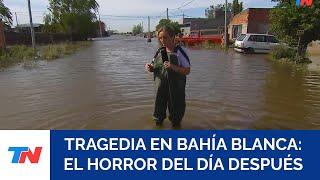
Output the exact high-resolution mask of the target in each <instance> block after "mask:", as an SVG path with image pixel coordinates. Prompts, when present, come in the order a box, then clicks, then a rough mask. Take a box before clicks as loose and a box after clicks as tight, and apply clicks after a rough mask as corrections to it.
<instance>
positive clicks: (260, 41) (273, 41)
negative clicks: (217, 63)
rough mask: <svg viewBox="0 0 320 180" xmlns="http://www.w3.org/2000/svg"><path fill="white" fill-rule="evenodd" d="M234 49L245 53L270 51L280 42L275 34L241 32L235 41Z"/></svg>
mask: <svg viewBox="0 0 320 180" xmlns="http://www.w3.org/2000/svg"><path fill="white" fill-rule="evenodd" d="M234 45H235V47H234V50H235V51H237V52H244V53H269V52H270V50H272V49H273V48H274V47H276V46H279V45H280V42H279V41H278V40H277V38H276V37H274V36H273V35H268V34H241V35H240V36H239V37H238V38H237V39H236V41H235V43H234Z"/></svg>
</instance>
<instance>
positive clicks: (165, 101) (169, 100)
mask: <svg viewBox="0 0 320 180" xmlns="http://www.w3.org/2000/svg"><path fill="white" fill-rule="evenodd" d="M178 48H179V47H176V48H175V51H174V53H170V52H168V58H169V61H170V63H171V64H174V65H176V66H178V65H179V63H178V57H177V55H176V53H177V50H178ZM153 66H154V68H153V73H154V81H155V87H156V98H155V107H154V113H153V117H154V120H155V121H156V122H158V123H161V122H163V120H164V119H165V118H166V111H167V108H168V110H169V120H170V121H171V122H172V124H173V125H179V124H180V122H181V120H182V118H183V116H184V113H185V108H186V101H185V86H186V76H184V75H182V74H179V73H176V72H174V71H172V70H167V69H165V67H164V65H163V60H162V57H161V53H159V50H158V52H157V54H156V55H155V58H154V61H153Z"/></svg>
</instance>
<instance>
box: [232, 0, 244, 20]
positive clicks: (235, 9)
mask: <svg viewBox="0 0 320 180" xmlns="http://www.w3.org/2000/svg"><path fill="white" fill-rule="evenodd" d="M242 10H243V3H242V2H240V3H239V1H238V0H233V3H232V16H235V15H237V14H239V13H240V12H241V11H242Z"/></svg>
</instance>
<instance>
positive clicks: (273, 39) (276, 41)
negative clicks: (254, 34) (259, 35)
mask: <svg viewBox="0 0 320 180" xmlns="http://www.w3.org/2000/svg"><path fill="white" fill-rule="evenodd" d="M267 41H268V42H270V43H279V41H278V40H277V39H276V38H275V37H274V36H267Z"/></svg>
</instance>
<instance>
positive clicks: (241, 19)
mask: <svg viewBox="0 0 320 180" xmlns="http://www.w3.org/2000/svg"><path fill="white" fill-rule="evenodd" d="M269 12H270V9H267V8H251V9H247V10H245V11H243V12H241V13H240V14H237V15H236V16H234V17H233V19H232V21H231V23H230V24H229V28H228V29H229V30H228V33H229V34H230V39H234V38H236V37H233V36H232V35H233V34H234V30H235V28H236V26H239V25H241V27H242V29H241V33H242V34H246V33H258V34H267V33H268V32H269Z"/></svg>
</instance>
